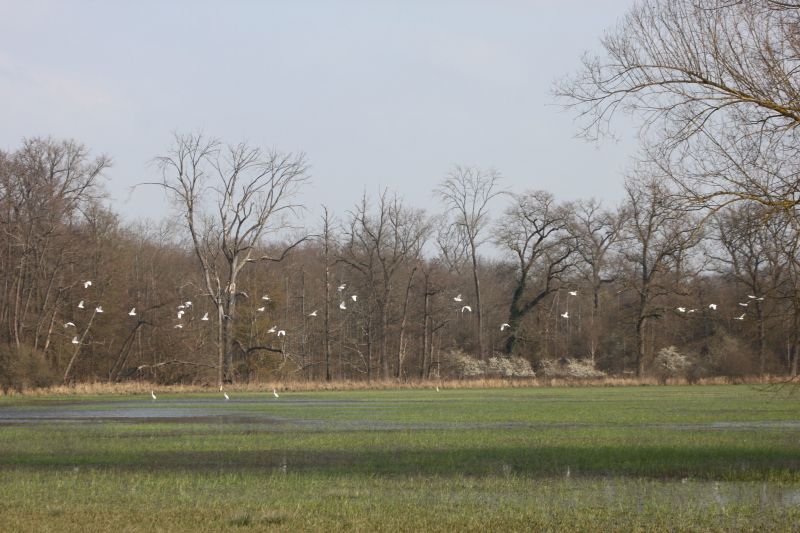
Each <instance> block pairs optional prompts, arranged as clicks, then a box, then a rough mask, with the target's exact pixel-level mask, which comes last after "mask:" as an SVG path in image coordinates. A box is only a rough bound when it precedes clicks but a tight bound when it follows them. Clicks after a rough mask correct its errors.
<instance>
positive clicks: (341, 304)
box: [339, 302, 347, 309]
mask: <svg viewBox="0 0 800 533" xmlns="http://www.w3.org/2000/svg"><path fill="white" fill-rule="evenodd" d="M339 309H347V306H346V305H344V302H339Z"/></svg>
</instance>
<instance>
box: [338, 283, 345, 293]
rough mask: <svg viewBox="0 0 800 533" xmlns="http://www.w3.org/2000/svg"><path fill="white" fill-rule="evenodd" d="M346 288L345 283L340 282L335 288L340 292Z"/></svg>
mask: <svg viewBox="0 0 800 533" xmlns="http://www.w3.org/2000/svg"><path fill="white" fill-rule="evenodd" d="M346 288H347V283H342V284H341V285H339V287H338V288H337V289H336V290H337V291H339V292H342V291H343V290H345V289H346Z"/></svg>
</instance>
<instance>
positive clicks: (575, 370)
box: [540, 357, 606, 379]
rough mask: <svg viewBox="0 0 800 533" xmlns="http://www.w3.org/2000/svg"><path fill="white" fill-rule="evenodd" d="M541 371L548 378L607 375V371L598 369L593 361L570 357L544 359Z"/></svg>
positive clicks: (586, 377)
mask: <svg viewBox="0 0 800 533" xmlns="http://www.w3.org/2000/svg"><path fill="white" fill-rule="evenodd" d="M540 373H541V374H542V375H544V376H545V377H548V378H564V379H597V378H602V377H605V375H606V373H605V372H603V371H601V370H597V369H596V368H595V367H594V366H593V365H592V362H591V361H588V360H580V359H572V358H569V357H562V358H561V359H556V360H552V359H547V360H544V361H542V362H541V369H540Z"/></svg>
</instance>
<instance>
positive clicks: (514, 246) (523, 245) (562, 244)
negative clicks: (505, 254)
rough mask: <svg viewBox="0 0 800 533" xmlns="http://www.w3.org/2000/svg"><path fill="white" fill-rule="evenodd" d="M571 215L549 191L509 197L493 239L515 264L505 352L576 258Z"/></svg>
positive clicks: (559, 282) (559, 283) (513, 344)
mask: <svg viewBox="0 0 800 533" xmlns="http://www.w3.org/2000/svg"><path fill="white" fill-rule="evenodd" d="M569 217H570V212H569V209H568V207H567V206H564V205H558V204H556V203H555V200H554V198H553V196H552V195H551V194H550V193H548V192H545V191H534V192H528V193H525V194H517V195H513V203H512V204H511V205H510V206H509V207H508V208H507V209H506V211H505V214H504V216H503V217H502V218H501V219H500V220H499V221H498V223H497V226H496V230H495V234H496V237H495V241H496V243H497V244H498V245H499V246H501V247H502V248H504V249H506V250H508V251H509V252H511V254H512V255H513V257H514V260H515V264H516V265H515V266H516V268H515V272H516V280H515V283H514V290H513V292H512V295H511V304H510V306H509V310H508V324H509V326H510V328H509V335H508V338H507V340H506V345H505V351H506V353H507V354H509V355H510V354H511V353H513V351H514V347H515V345H516V343H517V339H518V335H519V330H520V325H521V322H522V319H523V318H524V317H525V316H526V315H527V314H528V313H530V312H531V311H532V310H533V309H534V308H535V307H536V306H537V305H538V304H539V303H541V302H542V301H543V300H544V299H545V298H546V297H547V296H549V295H550V294H552V293H553V292H555V291H557V290H558V288H559V287H560V285H561V281H562V280H563V278H564V276H565V274H566V273H567V272H568V271H569V270H570V268H571V267H573V266H574V264H575V259H576V258H575V252H576V251H577V239H575V237H574V236H573V235H572V234H571V233H570V232H569ZM531 289H532V290H531Z"/></svg>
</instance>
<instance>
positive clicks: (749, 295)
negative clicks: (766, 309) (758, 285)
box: [747, 294, 764, 302]
mask: <svg viewBox="0 0 800 533" xmlns="http://www.w3.org/2000/svg"><path fill="white" fill-rule="evenodd" d="M747 297H748V298H750V299H751V300H755V301H757V302H763V301H764V297H763V296H760V297H759V296H755V295H753V294H748V295H747Z"/></svg>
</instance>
